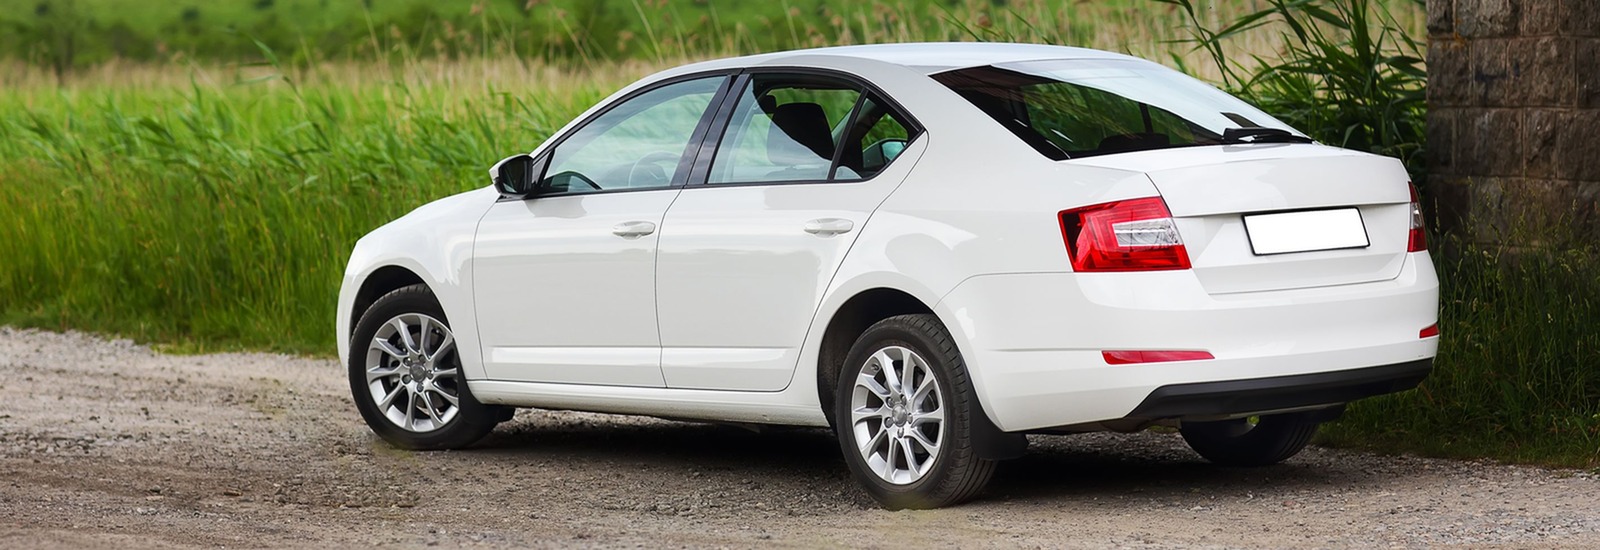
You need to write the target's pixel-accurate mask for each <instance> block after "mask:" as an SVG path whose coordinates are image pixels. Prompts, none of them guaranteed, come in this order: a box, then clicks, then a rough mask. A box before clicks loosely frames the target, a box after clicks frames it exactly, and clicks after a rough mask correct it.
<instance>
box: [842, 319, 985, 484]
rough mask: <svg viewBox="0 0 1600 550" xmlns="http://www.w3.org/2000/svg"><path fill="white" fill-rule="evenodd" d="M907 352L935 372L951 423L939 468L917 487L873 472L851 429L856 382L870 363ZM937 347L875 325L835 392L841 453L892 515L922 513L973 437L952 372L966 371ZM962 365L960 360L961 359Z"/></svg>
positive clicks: (853, 351)
mask: <svg viewBox="0 0 1600 550" xmlns="http://www.w3.org/2000/svg"><path fill="white" fill-rule="evenodd" d="M893 346H901V347H905V348H908V349H910V350H912V351H914V352H916V354H917V355H918V356H920V357H921V358H922V359H923V360H924V361H926V362H927V363H928V365H929V366H930V367H932V369H931V370H932V371H933V376H934V378H935V380H936V381H937V382H938V384H939V388H940V390H941V392H942V393H941V394H940V396H939V397H940V403H939V406H940V407H943V408H945V409H946V410H947V411H948V412H947V414H946V416H945V422H944V423H943V425H942V426H941V427H940V429H941V430H942V432H943V433H941V434H940V436H939V437H940V440H939V441H940V443H939V447H940V452H939V456H937V457H935V458H934V463H933V466H932V467H931V468H930V469H929V471H928V474H927V475H925V476H923V477H922V479H918V480H917V481H915V482H912V483H909V484H905V485H896V484H892V483H889V482H888V481H886V480H884V479H883V478H882V477H879V476H878V474H877V473H875V472H873V471H871V470H870V469H869V468H868V466H867V463H866V460H865V459H864V458H862V457H861V451H860V450H859V448H858V447H857V446H856V441H855V429H854V426H853V425H852V424H851V423H850V421H849V419H850V409H851V405H850V400H851V397H852V394H853V393H854V390H855V379H856V377H857V376H859V375H860V374H861V370H862V367H864V366H865V365H866V362H867V359H868V358H870V357H871V356H872V354H873V353H876V352H877V351H879V350H882V349H884V348H888V347H893ZM938 349H939V348H938V346H937V343H936V342H934V341H933V340H932V339H931V338H929V337H928V336H927V335H924V334H921V333H920V332H919V331H916V330H910V329H908V328H905V327H903V326H900V325H898V324H879V325H873V327H872V328H869V329H867V331H866V332H864V333H862V335H861V337H860V338H858V339H857V340H856V343H855V345H853V346H851V348H850V353H849V354H848V355H847V356H846V357H845V364H844V366H843V367H842V368H841V369H840V372H839V384H838V387H837V388H836V389H835V392H834V418H837V419H839V422H838V427H837V428H836V430H835V431H836V434H837V435H838V439H839V446H840V449H841V450H842V451H843V453H844V455H845V463H846V464H848V465H849V467H850V471H851V473H852V474H854V475H855V477H856V478H857V479H858V480H861V482H862V485H863V487H864V488H866V489H867V491H868V492H870V493H872V495H873V497H874V498H876V499H877V500H878V501H879V502H883V503H885V504H886V505H888V507H889V508H891V509H898V508H906V507H922V506H920V505H919V504H921V503H920V501H921V500H922V499H923V498H924V496H925V495H926V493H927V492H929V491H930V490H933V489H935V488H938V487H940V486H942V485H944V484H945V483H946V481H947V478H948V477H949V476H950V474H951V472H950V468H949V467H948V464H949V462H950V460H951V454H952V453H954V452H956V451H958V448H957V445H956V443H957V439H958V438H960V437H961V434H964V433H970V429H969V425H970V422H969V418H970V417H969V415H968V411H967V410H965V409H964V408H962V407H958V406H956V405H955V401H956V400H955V399H954V396H955V395H956V392H958V391H962V390H961V389H959V388H957V387H956V386H955V384H954V380H952V378H953V377H952V376H951V371H952V369H955V368H963V367H962V366H961V365H959V364H957V365H952V364H950V363H951V362H950V361H949V360H948V359H947V358H946V357H945V356H944V354H943V353H940V352H938V351H935V350H938ZM957 357H958V360H959V356H957Z"/></svg>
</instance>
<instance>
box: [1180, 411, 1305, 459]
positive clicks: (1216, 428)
mask: <svg viewBox="0 0 1600 550" xmlns="http://www.w3.org/2000/svg"><path fill="white" fill-rule="evenodd" d="M1320 425H1321V422H1319V421H1318V420H1317V419H1316V418H1315V417H1314V416H1312V415H1311V414H1309V413H1289V414H1271V415H1265V416H1260V417H1251V418H1239V419H1234V420H1223V421H1220V422H1184V423H1183V426H1182V427H1181V428H1179V430H1178V432H1179V433H1181V434H1183V440H1184V441H1186V442H1188V443H1189V448H1191V449H1194V452H1196V453H1199V454H1200V456H1202V457H1205V459H1206V460H1209V461H1211V462H1213V463H1216V464H1220V465H1223V466H1267V465H1270V464H1277V463H1279V462H1283V461H1284V460H1287V459H1288V458H1289V457H1292V456H1294V455H1296V454H1299V453H1300V451H1301V450H1302V449H1305V448H1306V444H1307V443H1310V442H1311V436H1313V435H1316V433H1317V426H1320Z"/></svg>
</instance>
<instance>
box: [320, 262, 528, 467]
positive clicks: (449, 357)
mask: <svg viewBox="0 0 1600 550" xmlns="http://www.w3.org/2000/svg"><path fill="white" fill-rule="evenodd" d="M414 314H421V315H426V316H428V317H431V318H432V319H434V320H437V321H438V322H439V323H442V324H443V325H444V328H446V329H448V328H449V324H450V321H449V320H448V319H446V318H445V315H444V308H443V307H440V306H439V300H438V299H437V298H435V297H434V295H433V292H431V291H429V290H428V287H427V286H426V285H420V284H419V285H411V286H408V287H405V288H401V289H398V290H395V291H393V292H390V293H388V294H385V295H384V296H383V297H382V298H379V299H378V301H377V302H374V303H373V304H372V307H370V308H368V309H367V311H366V312H364V313H363V314H362V315H361V320H360V321H359V322H357V323H356V329H355V332H354V334H353V335H352V338H351V340H350V342H351V345H350V358H349V362H350V363H349V364H348V365H346V367H347V369H346V370H348V371H349V375H350V393H351V395H352V396H353V397H354V398H355V402H356V410H357V411H360V412H361V418H362V419H363V420H365V421H366V422H367V426H368V427H370V428H372V431H373V433H376V434H378V437H381V438H383V440H384V441H388V442H389V443H390V444H392V445H394V446H396V447H400V448H402V449H416V450H435V449H460V448H463V447H466V446H468V445H471V444H473V443H475V442H477V441H478V440H480V439H483V437H484V436H486V435H489V432H490V431H492V430H494V427H495V425H496V424H499V423H500V422H501V421H502V420H504V419H506V418H508V417H509V416H510V414H508V413H511V412H513V411H514V410H513V409H511V408H510V407H501V406H494V405H484V404H482V403H479V402H478V400H477V398H475V397H473V396H472V391H471V389H469V388H468V387H467V384H466V378H465V373H464V372H463V371H462V370H461V358H460V356H459V355H458V354H457V353H456V352H455V350H454V349H451V350H449V351H446V352H445V353H444V354H442V355H441V356H439V357H438V359H437V361H438V363H437V364H439V365H441V368H448V367H453V368H454V369H455V372H456V375H455V377H454V378H453V379H450V380H445V379H442V378H441V379H440V380H439V381H438V383H439V384H440V385H441V387H443V386H446V385H448V386H449V387H448V389H449V390H453V391H454V393H455V395H456V398H457V401H458V402H457V403H456V404H455V405H454V406H453V408H455V409H457V410H456V411H455V413H454V416H453V417H451V418H450V419H449V420H448V421H446V422H444V423H443V424H442V426H439V427H436V428H433V429H431V430H428V431H422V432H418V431H412V430H408V429H406V428H403V427H401V426H400V425H399V424H397V423H396V422H397V421H394V420H390V419H389V418H388V417H386V416H385V415H384V413H383V412H382V411H380V410H379V407H378V405H379V404H378V402H377V400H376V398H375V397H374V395H373V390H372V389H371V387H370V386H369V385H368V381H367V376H366V374H367V361H368V353H369V347H370V344H369V343H370V342H372V341H373V340H374V338H375V337H376V336H377V334H378V331H379V329H380V328H383V326H384V325H386V324H388V323H389V322H390V321H391V320H393V319H395V318H396V317H399V316H403V315H414ZM378 353H380V354H381V353H382V352H378ZM384 384H389V382H384ZM385 387H386V388H389V389H393V388H392V386H385ZM408 406H409V405H408ZM440 406H441V407H442V408H446V409H448V408H451V407H450V406H447V404H446V403H445V402H440Z"/></svg>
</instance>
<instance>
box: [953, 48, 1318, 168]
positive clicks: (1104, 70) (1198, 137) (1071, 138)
mask: <svg viewBox="0 0 1600 550" xmlns="http://www.w3.org/2000/svg"><path fill="white" fill-rule="evenodd" d="M933 79H934V80H937V81H939V83H941V84H944V85H945V86H948V87H949V88H950V89H951V90H954V91H955V92H956V93H958V94H961V97H964V98H966V99H967V101H970V102H972V104H973V105H974V106H976V107H978V108H979V109H981V110H982V111H983V112H984V113H986V114H988V115H989V116H991V117H993V118H994V120H995V121H996V122H999V123H1000V125H1002V126H1005V127H1006V129H1008V130H1011V132H1012V133H1013V134H1016V135H1017V137H1018V138H1021V139H1022V141H1024V142H1027V144H1028V145H1030V146H1032V147H1033V148H1034V149H1037V150H1038V151H1039V153H1041V154H1043V155H1044V156H1046V157H1050V158H1051V159H1055V160H1065V159H1069V158H1077V157H1089V156H1095V155H1109V154H1114V153H1126V152H1130V151H1146V150H1150V149H1163V148H1168V147H1186V146H1195V145H1216V144H1219V143H1222V133H1223V131H1224V130H1226V129H1228V128H1237V127H1267V128H1279V129H1283V130H1288V131H1291V132H1294V133H1296V134H1299V132H1297V131H1295V130H1294V129H1293V128H1290V127H1289V125H1287V124H1284V123H1283V122H1280V121H1279V120H1278V119H1275V118H1272V117H1271V116H1269V115H1267V114H1266V113H1263V112H1261V111H1260V110H1259V109H1256V108H1255V107H1251V106H1250V105H1249V104H1247V103H1245V102H1243V101H1240V100H1239V99H1238V98H1235V97H1233V96H1231V95H1228V94H1226V93H1224V92H1222V91H1221V90H1218V89H1216V88H1213V87H1211V86H1209V85H1207V84H1205V83H1202V82H1200V81H1198V80H1195V79H1193V78H1190V77H1188V76H1186V75H1184V74H1183V73H1179V72H1177V71H1174V70H1171V69H1167V68H1165V67H1162V66H1160V65H1156V64H1153V63H1148V62H1144V61H1136V60H1087V59H1068V60H1052V61H1028V62H1023V63H1007V64H1001V65H993V66H985V67H973V68H969V69H960V70H955V71H949V72H944V73H939V74H936V75H933Z"/></svg>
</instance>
